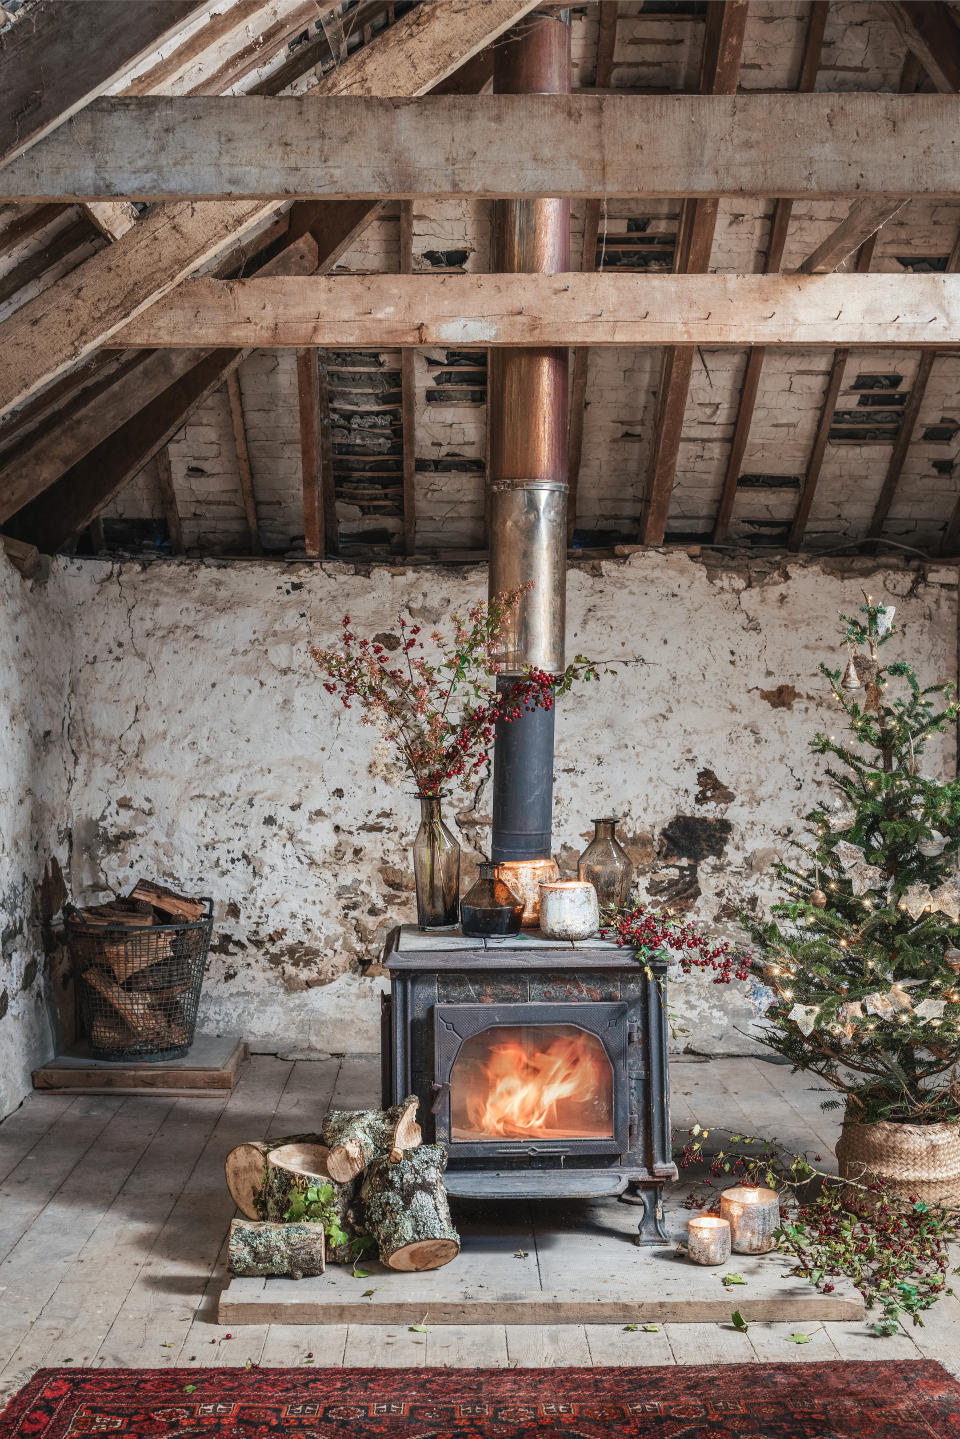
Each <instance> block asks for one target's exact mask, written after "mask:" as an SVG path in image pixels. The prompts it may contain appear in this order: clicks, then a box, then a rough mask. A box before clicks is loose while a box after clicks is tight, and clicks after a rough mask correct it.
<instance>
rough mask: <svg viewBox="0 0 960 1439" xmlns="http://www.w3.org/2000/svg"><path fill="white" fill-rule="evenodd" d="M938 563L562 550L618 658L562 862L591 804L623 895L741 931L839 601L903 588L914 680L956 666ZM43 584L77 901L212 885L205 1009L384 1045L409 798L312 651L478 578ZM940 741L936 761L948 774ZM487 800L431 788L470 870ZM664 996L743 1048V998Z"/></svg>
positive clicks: (330, 575) (298, 1042)
mask: <svg viewBox="0 0 960 1439" xmlns="http://www.w3.org/2000/svg"><path fill="white" fill-rule="evenodd" d="M956 581H957V571H956V570H955V569H953V568H946V567H939V568H934V567H930V568H929V569H928V571H927V572H926V574H925V575H924V573H923V572H921V571H918V570H916V569H890V568H879V567H877V566H876V564H875V563H873V562H871V561H860V562H856V563H855V564H851V563H849V562H848V563H846V565H845V566H842V565H840V564H839V563H831V562H829V561H826V560H824V561H821V562H819V563H817V562H814V561H808V562H802V561H798V560H795V559H793V558H790V559H789V560H786V561H759V560H753V561H749V562H748V561H743V562H740V563H738V564H736V565H733V566H728V567H726V568H718V567H716V566H715V564H713V563H711V564H710V565H708V564H707V563H706V562H704V561H703V560H702V559H700V558H698V557H696V556H695V555H690V554H688V553H687V552H685V551H682V550H677V551H673V552H637V553H634V554H632V555H630V556H628V557H626V558H625V559H623V560H621V561H603V562H600V561H597V562H593V563H591V564H587V565H583V566H581V567H578V568H575V569H574V570H572V571H571V573H570V577H569V603H568V611H569V619H568V648H569V652H570V653H575V652H577V651H583V652H586V653H588V654H590V655H592V656H594V657H597V658H601V659H606V660H618V661H621V662H622V668H621V669H620V670H619V672H618V675H617V677H616V678H607V679H605V680H604V681H603V683H602V684H601V685H600V686H592V687H589V688H586V689H585V690H584V692H583V693H582V694H581V695H578V696H576V697H574V698H571V699H569V700H567V701H565V702H564V704H563V706H562V708H561V710H560V712H559V714H558V724H557V731H558V748H557V763H556V806H555V824H554V835H555V845H556V853H557V857H558V859H559V861H560V863H561V865H562V867H563V868H564V869H568V870H569V869H572V868H573V866H574V865H575V863H576V857H577V854H578V852H579V851H580V850H581V849H582V848H583V845H584V842H585V841H586V840H587V839H588V838H589V836H590V835H591V833H592V829H591V824H590V819H591V817H592V816H593V815H597V814H604V813H617V814H619V815H621V816H622V817H623V823H622V831H623V834H624V836H625V837H626V841H627V843H628V845H629V848H630V851H631V853H632V855H633V857H634V859H635V861H636V862H637V865H638V869H639V871H640V883H641V888H642V889H643V891H644V892H645V893H646V894H648V895H649V896H651V897H654V898H656V899H657V900H659V901H663V902H670V903H672V904H674V905H675V906H676V907H678V908H680V909H688V910H689V911H690V912H692V913H694V914H696V915H697V916H698V917H699V918H700V919H701V920H702V921H703V922H705V923H706V924H707V925H708V926H709V927H710V928H711V930H714V931H716V932H718V933H723V934H732V933H734V929H733V923H732V922H733V918H734V916H735V914H736V913H737V911H738V909H739V908H740V907H742V906H744V905H753V904H756V903H761V902H765V901H766V900H768V899H769V896H770V876H769V867H770V865H771V863H772V862H773V861H774V860H775V858H776V857H777V856H778V855H780V854H782V853H783V852H784V850H785V847H786V846H787V845H788V842H789V838H790V835H791V833H792V832H793V831H795V829H796V827H797V825H798V823H799V817H800V815H802V813H803V812H804V811H805V810H806V809H808V808H809V807H810V806H811V804H812V803H813V802H814V800H815V799H816V798H817V797H818V796H819V795H820V794H822V793H823V790H822V789H818V787H817V786H816V784H815V783H814V775H815V762H814V760H813V758H812V756H811V755H810V754H809V752H808V748H807V742H808V740H809V739H810V737H811V736H812V734H813V732H814V731H815V730H816V729H817V728H818V726H822V725H827V726H829V724H830V719H831V706H830V705H829V704H828V701H827V696H826V692H825V687H824V684H823V682H822V680H821V679H820V677H819V676H818V674H817V666H818V664H819V662H820V661H821V660H822V659H824V658H826V659H833V658H836V656H837V648H838V647H837V643H836V633H837V632H836V614H837V611H838V610H841V609H843V610H846V611H848V612H849V610H850V609H852V608H854V607H855V606H856V605H857V604H858V603H859V602H860V596H861V587H862V586H866V587H868V588H869V589H870V591H871V593H873V594H874V595H882V596H883V597H885V598H886V599H888V600H890V602H892V603H895V604H896V605H897V610H898V621H899V622H901V623H902V626H903V642H904V647H905V652H908V653H910V654H911V655H912V657H913V658H914V659H915V661H916V662H917V663H918V664H919V666H920V669H921V671H922V673H923V674H924V675H925V676H926V675H930V676H932V675H939V676H944V677H946V676H953V675H955V673H956V647H957V589H956ZM51 588H53V589H54V591H55V595H56V600H57V604H58V605H59V607H60V608H62V609H63V610H64V611H72V612H73V613H75V615H76V616H77V618H78V623H77V625H76V631H77V636H78V638H77V648H76V651H75V654H74V672H75V677H74V684H73V694H72V708H71V715H70V727H71V736H72V745H73V748H74V749H75V750H76V752H77V754H78V768H77V776H76V782H75V784H74V788H73V800H72V808H73V814H74V822H75V841H74V846H73V864H72V873H71V883H72V888H73V892H74V894H75V896H77V897H80V898H83V899H86V900H93V899H95V898H103V897H105V896H106V895H107V893H108V892H110V891H111V890H113V889H114V888H116V889H120V890H122V889H124V888H125V887H126V886H128V885H129V884H130V883H131V882H132V881H133V879H134V878H135V877H136V876H137V875H138V874H148V875H153V876H154V877H156V878H158V879H160V880H164V881H167V882H169V883H174V884H179V885H182V886H183V887H184V888H186V889H187V890H189V891H194V892H197V891H199V892H204V893H210V894H212V895H213V896H214V897H215V899H216V903H217V925H216V942H215V946H214V951H215V952H214V954H213V956H212V963H211V967H210V973H209V978H208V981H207V985H206V991H205V996H204V1000H203V1010H202V1017H201V1023H202V1025H203V1026H204V1027H205V1028H207V1029H209V1030H219V1031H220V1032H225V1033H242V1034H244V1035H245V1036H246V1037H248V1038H249V1039H251V1040H253V1041H254V1042H256V1043H258V1044H267V1045H275V1044H282V1045H284V1046H285V1047H299V1048H316V1049H319V1050H334V1051H351V1050H375V1049H377V1047H378V1044H379V991H380V990H381V989H382V988H383V987H384V981H383V979H382V977H381V976H380V974H379V969H378V965H377V959H378V955H379V953H380V949H381V945H382V943H383V940H384V937H385V936H386V934H387V932H388V931H389V929H390V928H391V927H392V926H393V925H394V924H396V923H398V922H399V921H401V920H409V919H411V918H412V917H413V896H412V879H411V875H410V850H409V846H410V843H411V841H412V838H413V834H414V831H415V828H416V815H415V802H414V800H413V797H412V795H411V794H410V785H409V783H408V782H407V781H406V780H405V779H404V778H403V776H401V775H398V774H397V773H396V772H395V771H394V770H393V769H392V768H391V766H390V764H389V757H388V754H387V753H386V751H385V750H384V748H383V745H382V742H379V741H377V742H375V739H376V737H375V735H374V733H373V732H372V731H370V730H368V729H363V728H361V726H360V725H359V722H358V714H357V712H356V711H355V710H354V711H352V712H350V713H348V712H346V711H345V710H343V709H342V708H341V707H340V706H339V704H338V703H337V702H335V701H332V700H330V699H329V698H328V696H327V695H326V694H325V693H324V691H323V689H322V687H321V685H320V682H319V678H318V676H317V674H316V672H315V671H314V669H313V667H312V664H311V661H310V659H309V656H308V653H307V648H308V645H309V643H311V642H316V643H324V644H329V643H331V642H335V640H336V638H337V635H338V631H339V625H340V621H341V618H342V616H343V614H344V613H346V612H348V613H349V614H350V615H351V617H352V624H353V627H354V628H355V629H356V630H357V631H358V632H361V633H372V632H378V631H384V630H387V631H389V630H390V629H391V628H392V627H395V625H396V618H395V617H396V615H397V612H398V609H400V608H401V607H402V606H405V605H409V607H410V609H411V611H412V613H413V614H414V615H415V616H416V617H417V618H418V619H419V620H420V621H421V622H422V623H423V624H424V625H425V626H432V625H434V624H436V623H438V622H441V621H442V620H443V618H444V617H445V616H446V615H447V614H448V613H449V611H450V609H451V607H453V606H458V605H459V606H465V605H466V604H468V603H469V602H470V601H472V600H473V599H474V598H476V597H477V596H478V595H480V594H482V593H484V591H485V589H486V574H485V571H484V570H483V569H482V568H473V569H462V570H457V571H455V572H447V571H442V570H436V569H425V568H421V569H415V570H414V569H405V568H403V567H402V566H398V567H394V568H386V567H382V568H373V569H371V570H368V571H367V572H359V571H356V570H355V569H354V568H353V567H352V566H350V565H346V564H339V563H334V562H328V563H326V564H323V565H316V566H309V565H296V564H290V565H282V564H277V563H275V562H268V561H264V562H260V561H255V562H249V563H242V564H238V563H235V564H223V563H221V562H218V561H215V560H211V561H207V562H202V561H201V562H195V561H184V562H180V563H176V562H157V563H154V564H151V565H144V566H141V565H139V564H136V563H128V564H125V565H123V566H122V567H120V566H115V565H111V564H110V563H107V562H104V561H80V560H61V561H59V562H58V563H57V566H56V570H55V575H54V578H53V579H52V580H51ZM81 619H82V624H81V623H79V620H81ZM954 743H955V741H954V737H953V736H948V737H945V738H944V741H943V742H942V743H940V744H938V746H937V747H936V748H935V749H933V750H932V751H931V753H930V764H931V765H932V766H933V765H935V766H937V768H942V769H943V770H944V771H945V772H946V770H947V769H948V768H950V769H951V772H952V766H953V764H954ZM489 806H490V794H489V788H488V786H487V785H486V784H484V785H481V787H480V788H479V790H478V791H477V793H476V794H474V795H472V796H471V797H469V798H468V799H467V800H466V801H464V802H462V803H461V804H460V805H459V806H457V805H456V804H454V805H452V806H451V807H450V817H451V819H452V821H453V822H454V823H455V824H456V826H457V827H458V829H459V835H460V839H461V842H462V844H463V846H464V879H465V882H469V879H470V876H471V875H472V873H473V870H474V866H475V864H476V861H477V859H478V858H479V856H480V853H481V851H482V850H485V849H486V846H487V838H488V831H489ZM673 1003H674V1006H675V1008H676V1010H677V1012H678V1015H679V1017H680V1019H681V1022H682V1023H683V1025H684V1026H685V1028H686V1031H687V1033H686V1035H685V1036H684V1037H683V1039H682V1042H684V1043H686V1044H687V1045H689V1046H690V1047H692V1048H694V1049H697V1050H702V1051H707V1052H717V1051H727V1052H729V1051H735V1052H744V1051H745V1050H749V1048H750V1046H751V1043H752V1041H751V1040H750V1039H749V1038H747V1037H745V1033H744V1032H745V1031H746V1030H747V1028H748V1026H749V1020H750V1014H749V1011H748V1009H747V1008H746V1006H745V1005H744V1003H743V1001H742V1000H741V999H740V998H739V997H738V996H737V995H736V994H733V993H731V992H730V991H727V990H718V989H715V988H712V987H711V986H710V985H709V984H705V983H703V982H701V981H700V980H698V979H693V980H689V981H686V982H684V983H683V984H682V985H681V984H678V985H677V986H676V988H675V990H674V994H673Z"/></svg>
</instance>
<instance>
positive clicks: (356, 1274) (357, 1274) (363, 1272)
mask: <svg viewBox="0 0 960 1439" xmlns="http://www.w3.org/2000/svg"><path fill="white" fill-rule="evenodd" d="M372 1275H373V1270H372V1269H358V1268H357V1266H356V1264H354V1266H353V1268H352V1269H351V1271H350V1277H351V1279H369V1278H371V1276H372ZM370 1292H371V1294H372V1293H373V1290H371V1291H370Z"/></svg>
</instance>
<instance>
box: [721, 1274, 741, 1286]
mask: <svg viewBox="0 0 960 1439" xmlns="http://www.w3.org/2000/svg"><path fill="white" fill-rule="evenodd" d="M720 1282H721V1284H726V1285H727V1286H729V1285H731V1284H746V1282H747V1281H746V1280H745V1279H744V1278H743V1276H742V1275H741V1274H725V1275H724V1276H723V1278H722V1279H721V1281H720Z"/></svg>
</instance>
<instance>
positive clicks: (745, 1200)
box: [720, 1185, 780, 1254]
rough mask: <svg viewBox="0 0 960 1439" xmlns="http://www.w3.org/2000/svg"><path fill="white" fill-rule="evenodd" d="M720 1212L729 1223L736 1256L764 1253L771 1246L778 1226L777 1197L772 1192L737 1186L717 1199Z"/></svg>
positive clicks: (778, 1205)
mask: <svg viewBox="0 0 960 1439" xmlns="http://www.w3.org/2000/svg"><path fill="white" fill-rule="evenodd" d="M720 1213H721V1214H722V1215H723V1217H724V1218H725V1219H728V1220H729V1221H730V1234H731V1239H732V1243H733V1250H734V1253H735V1254H766V1253H767V1251H768V1250H770V1249H772V1248H773V1246H774V1238H773V1231H774V1230H775V1229H776V1227H777V1225H778V1224H779V1223H780V1196H779V1194H778V1193H777V1191H776V1190H775V1189H759V1188H758V1189H751V1188H749V1187H748V1186H747V1185H737V1187H736V1188H734V1189H725V1190H724V1191H723V1193H722V1194H721V1196H720Z"/></svg>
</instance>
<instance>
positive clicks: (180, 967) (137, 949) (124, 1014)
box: [68, 879, 207, 1049]
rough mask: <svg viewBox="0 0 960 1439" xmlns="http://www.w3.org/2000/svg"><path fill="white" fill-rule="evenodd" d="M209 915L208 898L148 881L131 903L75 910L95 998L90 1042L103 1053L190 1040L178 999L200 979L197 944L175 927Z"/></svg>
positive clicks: (77, 941)
mask: <svg viewBox="0 0 960 1439" xmlns="http://www.w3.org/2000/svg"><path fill="white" fill-rule="evenodd" d="M206 912H207V910H206V905H205V904H204V902H203V900H200V899H191V898H189V897H187V896H185V895H180V894H176V893H175V892H174V891H173V890H172V889H167V888H166V887H165V886H164V885H160V884H154V883H153V882H152V881H150V880H145V879H141V880H138V881H137V883H136V885H135V886H134V888H133V889H132V890H131V892H130V894H129V895H127V896H126V898H121V899H112V900H110V901H108V902H107V903H106V904H94V905H90V906H88V907H87V908H85V909H80V908H71V910H70V911H69V914H68V925H69V927H70V929H71V931H72V944H73V947H74V951H75V952H76V953H78V954H79V955H80V958H81V974H82V979H83V981H84V982H85V983H86V984H87V985H88V986H89V987H90V990H91V991H92V996H93V997H94V1002H93V1003H92V1004H91V1005H90V1006H89V1008H90V1014H91V1019H90V1035H89V1038H90V1040H91V1043H92V1044H93V1045H94V1047H95V1048H96V1049H124V1048H127V1047H130V1046H134V1045H143V1044H145V1043H149V1044H151V1045H153V1046H155V1047H156V1048H157V1049H167V1048H174V1047H179V1046H182V1045H184V1044H187V1043H189V1040H190V1035H189V1027H188V1024H187V1023H186V1021H185V1019H184V1017H183V1014H182V1006H181V1005H180V1004H179V1003H178V1002H177V1001H178V999H179V998H180V996H182V995H185V994H187V993H188V991H189V990H190V989H191V987H192V985H193V982H194V976H193V965H192V958H193V953H192V950H193V947H192V946H189V945H185V944H184V943H183V942H182V933H183V932H182V931H178V930H176V929H171V928H170V927H169V926H173V925H184V924H195V923H196V922H197V920H199V919H202V918H203V917H204V915H205V914H206ZM99 931H103V933H99Z"/></svg>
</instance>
